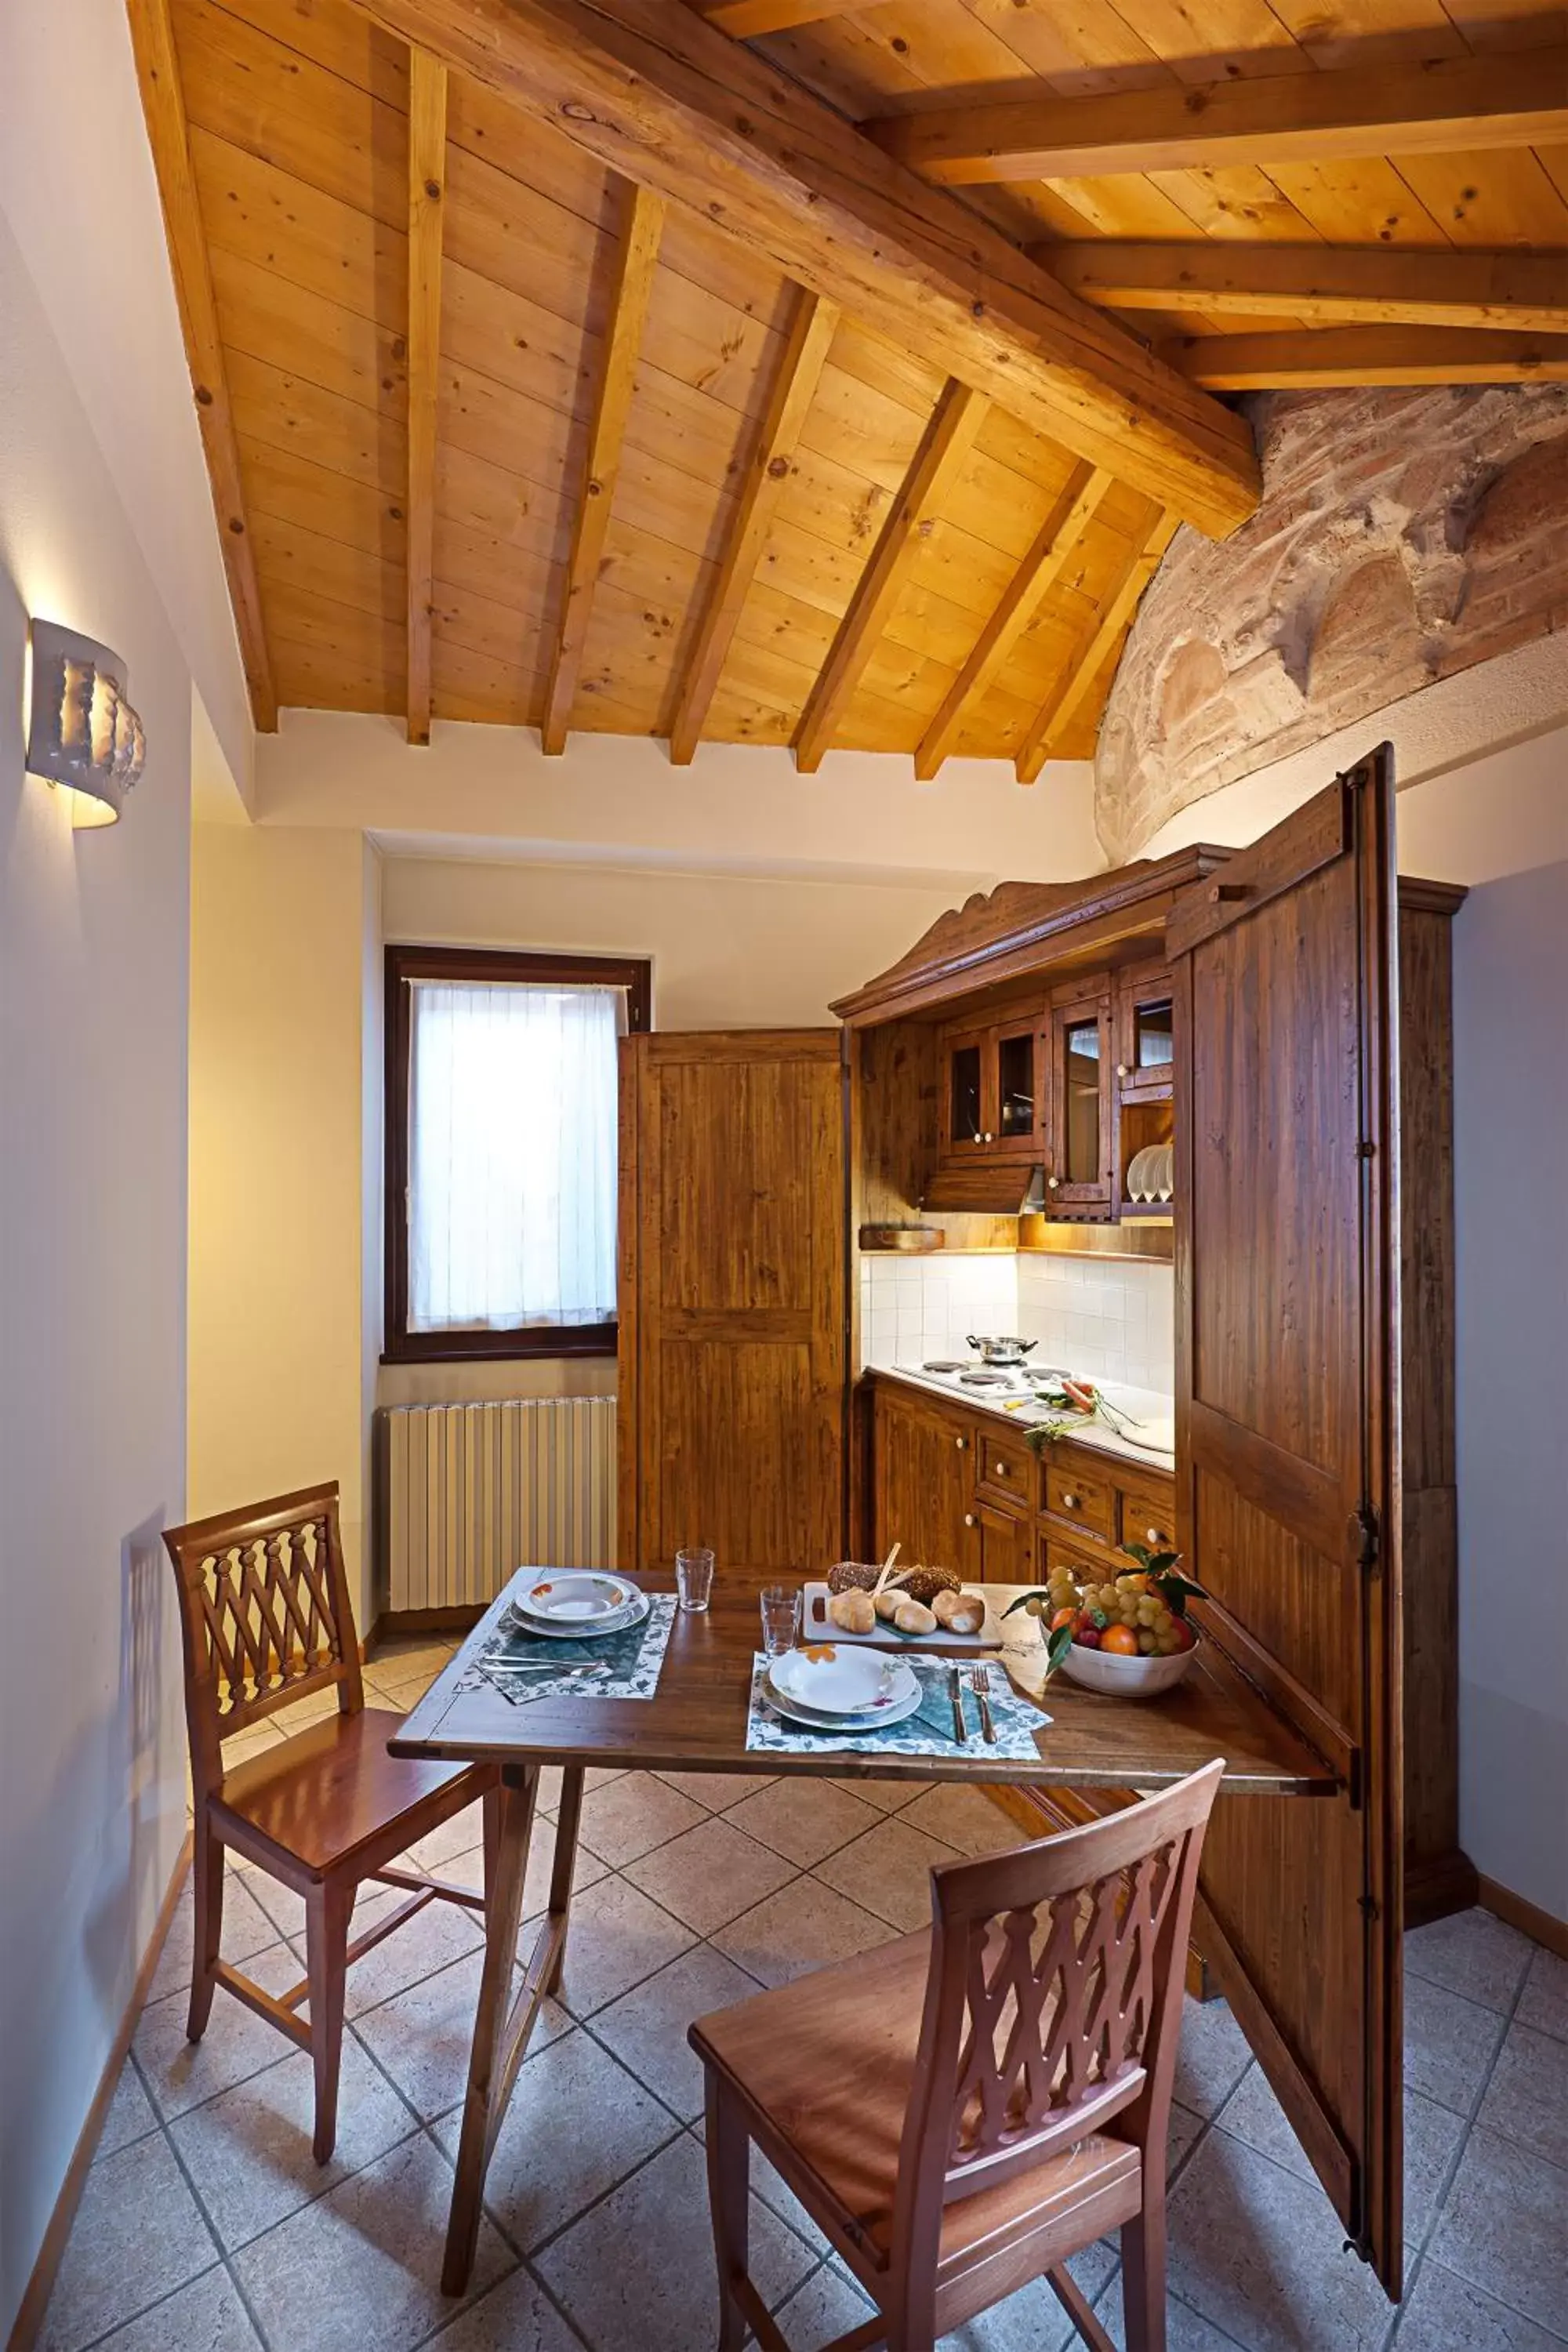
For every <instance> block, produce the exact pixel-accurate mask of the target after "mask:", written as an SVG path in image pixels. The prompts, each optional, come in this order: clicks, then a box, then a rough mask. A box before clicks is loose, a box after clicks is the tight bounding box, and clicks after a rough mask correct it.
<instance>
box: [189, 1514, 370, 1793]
mask: <svg viewBox="0 0 1568 2352" xmlns="http://www.w3.org/2000/svg"><path fill="white" fill-rule="evenodd" d="M163 1542H164V1546H165V1548H166V1549H167V1551H168V1554H169V1558H170V1559H171V1560H172V1561H173V1562H174V1576H175V1580H176V1582H177V1583H178V1586H179V1591H180V1630H181V1637H182V1640H183V1642H184V1656H185V1720H186V1723H187V1725H188V1727H189V1729H190V1739H191V1775H192V1779H193V1780H194V1782H195V1786H196V1788H197V1790H203V1789H205V1788H208V1787H211V1786H213V1785H215V1784H216V1782H217V1781H218V1780H221V1779H222V1777H223V1765H222V1760H221V1749H222V1745H223V1742H224V1741H225V1740H226V1739H227V1738H231V1737H232V1736H233V1734H234V1733H235V1732H237V1731H244V1730H245V1729H246V1728H247V1726H249V1725H251V1724H253V1723H257V1722H259V1721H260V1720H261V1719H262V1718H263V1717H266V1716H268V1715H272V1714H274V1713H275V1712H276V1711H277V1709H278V1708H279V1707H280V1706H290V1705H291V1704H292V1703H293V1701H294V1700H296V1699H300V1698H305V1697H308V1696H310V1693H311V1692H312V1691H319V1690H330V1689H331V1687H332V1686H333V1685H336V1686H337V1691H338V1706H339V1708H340V1710H341V1711H342V1713H343V1714H345V1715H353V1714H354V1713H357V1711H358V1710H359V1709H360V1708H361V1707H363V1705H364V1685H363V1682H362V1681H361V1678H360V1666H359V1638H358V1635H357V1633H355V1630H354V1619H353V1603H352V1602H351V1601H350V1599H349V1588H348V1577H347V1575H346V1573H345V1572H344V1569H343V1550H342V1538H341V1536H340V1533H339V1529H338V1486H337V1481H336V1479H333V1480H332V1481H331V1484H330V1485H327V1486H306V1487H302V1488H301V1489H300V1492H299V1493H298V1494H293V1495H276V1496H273V1497H272V1499H271V1500H270V1501H269V1502H266V1503H256V1504H253V1505H252V1506H251V1507H249V1508H248V1509H247V1510H242V1511H223V1512H219V1513H218V1514H217V1515H216V1517H212V1518H206V1519H193V1520H192V1521H191V1522H190V1523H189V1525H188V1526H185V1527H183V1528H169V1529H168V1530H167V1531H166V1532H165V1534H164V1537H163Z"/></svg>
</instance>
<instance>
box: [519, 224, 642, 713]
mask: <svg viewBox="0 0 1568 2352" xmlns="http://www.w3.org/2000/svg"><path fill="white" fill-rule="evenodd" d="M663 227H664V199H663V198H662V197H661V196H656V195H654V194H652V193H651V191H650V190H648V189H647V188H643V187H637V186H635V185H628V187H627V189H626V220H625V223H624V226H623V227H622V230H621V235H620V240H619V243H618V245H617V247H616V274H615V282H614V284H613V286H612V287H611V289H610V300H609V310H608V316H607V320H606V324H605V337H604V341H603V343H602V345H601V347H600V352H599V380H598V383H597V384H596V385H595V393H594V415H593V421H592V423H591V425H590V426H589V429H588V441H587V446H586V449H585V451H584V459H583V478H582V484H581V488H580V489H579V493H578V499H577V512H576V516H575V519H574V522H573V526H572V554H571V559H570V561H569V562H568V563H567V567H566V592H565V598H564V602H563V605H562V610H561V623H560V627H559V629H558V631H557V633H556V638H555V648H554V653H553V655H552V659H551V664H550V683H549V686H548V687H547V688H546V689H545V696H544V716H543V718H542V720H541V722H540V730H539V734H540V741H541V743H542V747H543V749H544V750H545V751H548V752H550V753H551V754H552V755H554V754H557V753H559V752H562V751H564V750H565V749H566V734H567V730H568V729H569V727H570V726H571V724H572V705H573V703H574V700H575V698H576V693H577V679H578V676H579V673H580V672H581V670H582V667H583V649H584V646H585V645H586V643H587V640H588V624H589V622H590V621H591V620H592V618H593V614H594V591H595V587H596V586H597V585H598V580H599V565H600V562H601V561H602V559H603V556H604V552H605V533H606V531H607V530H609V527H610V509H611V505H612V503H613V501H614V499H615V494H616V474H617V473H618V472H619V470H620V463H621V444H622V442H623V440H624V438H625V436H626V411H627V410H628V409H629V408H630V406H631V399H632V385H633V383H634V381H635V379H636V374H637V351H638V347H639V346H640V344H641V341H642V330H643V320H644V319H645V318H646V316H647V301H648V296H649V294H650V293H651V291H652V290H653V273H654V270H655V268H657V267H658V240H659V235H660V232H661V230H662V229H663Z"/></svg>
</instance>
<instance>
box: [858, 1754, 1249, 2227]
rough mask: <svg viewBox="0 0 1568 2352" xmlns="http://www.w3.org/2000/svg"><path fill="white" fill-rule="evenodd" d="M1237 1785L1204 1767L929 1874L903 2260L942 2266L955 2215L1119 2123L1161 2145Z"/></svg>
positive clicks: (1217, 1769) (903, 2185)
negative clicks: (1197, 1900)
mask: <svg viewBox="0 0 1568 2352" xmlns="http://www.w3.org/2000/svg"><path fill="white" fill-rule="evenodd" d="M1224 1770H1225V1766H1224V1763H1223V1761H1216V1762H1215V1763H1213V1764H1209V1765H1205V1768H1204V1769H1203V1770H1202V1771H1200V1772H1194V1773H1193V1774H1192V1775H1191V1776H1190V1777H1189V1778H1188V1779H1187V1780H1182V1781H1179V1782H1178V1783H1177V1785H1176V1786H1175V1787H1174V1788H1173V1789H1169V1790H1165V1791H1164V1793H1163V1795H1160V1796H1156V1797H1151V1798H1148V1799H1146V1800H1145V1801H1143V1802H1142V1803H1141V1804H1137V1805H1132V1806H1130V1807H1129V1808H1127V1810H1126V1811H1121V1812H1119V1813H1115V1814H1113V1815H1112V1816H1111V1817H1110V1819H1109V1820H1106V1821H1102V1822H1091V1823H1090V1824H1089V1826H1088V1827H1087V1828H1085V1829H1079V1830H1068V1831H1066V1832H1063V1834H1062V1835H1060V1836H1059V1837H1052V1838H1043V1839H1041V1840H1039V1841H1038V1842H1037V1843H1035V1844H1032V1845H1026V1846H1019V1847H1016V1848H1015V1849H1014V1850H1013V1851H1012V1852H1011V1853H1001V1854H995V1855H993V1856H990V1857H988V1858H987V1859H985V1860H984V1861H981V1862H969V1863H955V1864H951V1865H949V1867H947V1868H946V1869H943V1870H935V1871H933V1872H932V1873H931V1902H932V1910H933V1913H934V1923H933V1934H932V1937H931V1973H930V1977H929V1979H928V1980H927V1985H926V2000H925V2012H924V2016H923V2019H922V2021H921V2043H920V2054H919V2059H918V2062H917V2064H916V2069H915V2076H914V2082H913V2084H912V2087H911V2091H910V2103H909V2108H908V2111H907V2113H906V2116H905V2120H904V2137H903V2143H902V2147H901V2150H900V2162H899V2210H898V2213H897V2214H896V2216H895V2224H894V2231H895V2243H896V2246H901V2247H902V2249H903V2250H904V2252H905V2253H906V2255H907V2254H908V2253H909V2252H911V2251H912V2250H914V2249H921V2248H923V2249H925V2250H926V2251H927V2252H928V2254H929V2255H930V2258H931V2260H934V2249H935V2247H936V2244H937V2242H938V2241H939V2239H940V2237H941V2229H942V2207H943V2205H944V2204H947V2203H950V2202H951V2201H952V2200H953V2199H955V2198H960V2197H968V2196H972V2195H973V2194H974V2193H975V2192H976V2191H977V2190H979V2189H987V2188H991V2187H994V2186H995V2185H996V2184H998V2183H999V2182H1001V2181H1003V2180H1005V2179H1008V2178H1010V2177H1011V2176H1012V2175H1013V2174H1015V2173H1017V2172H1020V2171H1024V2170H1027V2169H1031V2168H1033V2167H1035V2166H1036V2165H1038V2164H1040V2163H1042V2162H1043V2161H1044V2160H1045V2159H1046V2158H1047V2157H1050V2156H1053V2155H1058V2154H1060V2153H1062V2152H1063V2151H1064V2150H1065V2149H1066V2148H1068V2147H1071V2146H1072V2145H1073V2144H1074V2143H1075V2142H1077V2141H1079V2140H1081V2139H1086V2138H1088V2137H1089V2135H1090V2134H1091V2133H1093V2132H1095V2131H1097V2130H1099V2129H1100V2128H1101V2126H1104V2125H1105V2124H1106V2123H1108V2122H1109V2121H1110V2118H1111V2116H1116V2115H1124V2123H1123V2126H1122V2127H1123V2129H1124V2130H1125V2131H1126V2133H1127V2137H1129V2138H1132V2139H1136V2140H1138V2141H1140V2142H1141V2143H1150V2142H1153V2143H1157V2144H1158V2145H1160V2146H1162V2147H1163V2141H1164V2135H1165V2130H1166V2126H1167V2124H1168V2120H1169V2109H1170V2098H1171V2086H1172V2080H1173V2074H1174V2072H1175V2062H1176V2044H1177V2041H1178V2039H1179V2036H1180V2032H1181V2003H1182V1997H1183V1993H1184V1989H1185V1961H1186V1949H1187V1935H1188V1930H1189V1927H1190V1926H1191V1921H1192V1911H1193V1897H1194V1893H1195V1892H1196V1887H1197V1874H1198V1861H1199V1856H1200V1854H1201V1852H1202V1848H1203V1839H1204V1831H1205V1827H1206V1826H1207V1822H1208V1817H1209V1809H1210V1807H1211V1805H1212V1804H1213V1802H1214V1798H1215V1790H1217V1788H1218V1786H1219V1783H1220V1780H1221V1777H1222V1775H1223V1773H1224ZM1127 2110H1131V2113H1125V2114H1124V2111H1127ZM895 2259H897V2255H896V2256H895Z"/></svg>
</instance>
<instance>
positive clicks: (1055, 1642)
mask: <svg viewBox="0 0 1568 2352" xmlns="http://www.w3.org/2000/svg"><path fill="white" fill-rule="evenodd" d="M1071 1647H1072V1627H1071V1626H1070V1625H1058V1627H1057V1630H1056V1632H1055V1633H1053V1634H1052V1635H1051V1636H1050V1638H1049V1640H1048V1641H1047V1643H1046V1677H1047V1681H1048V1680H1049V1678H1050V1677H1051V1675H1054V1674H1055V1673H1056V1670H1057V1668H1058V1666H1059V1665H1060V1664H1061V1662H1062V1660H1063V1659H1064V1658H1065V1657H1066V1656H1067V1654H1068V1651H1069V1650H1070V1649H1071Z"/></svg>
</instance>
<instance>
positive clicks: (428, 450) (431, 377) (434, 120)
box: [406, 49, 447, 743]
mask: <svg viewBox="0 0 1568 2352" xmlns="http://www.w3.org/2000/svg"><path fill="white" fill-rule="evenodd" d="M408 68H409V73H408V500H407V509H406V511H407V531H408V740H409V741H410V742H411V743H428V741H429V740H430V702H431V686H430V636H431V620H430V613H431V605H432V604H433V602H434V599H435V552H436V413H437V384H438V381H439V367H440V352H441V236H442V213H443V206H444V198H445V190H446V184H447V68H446V67H445V66H444V65H440V64H437V60H436V59H435V58H432V57H427V56H426V53H425V51H424V50H423V49H415V50H414V51H413V52H412V53H411V55H410V57H409V60H408Z"/></svg>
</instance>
